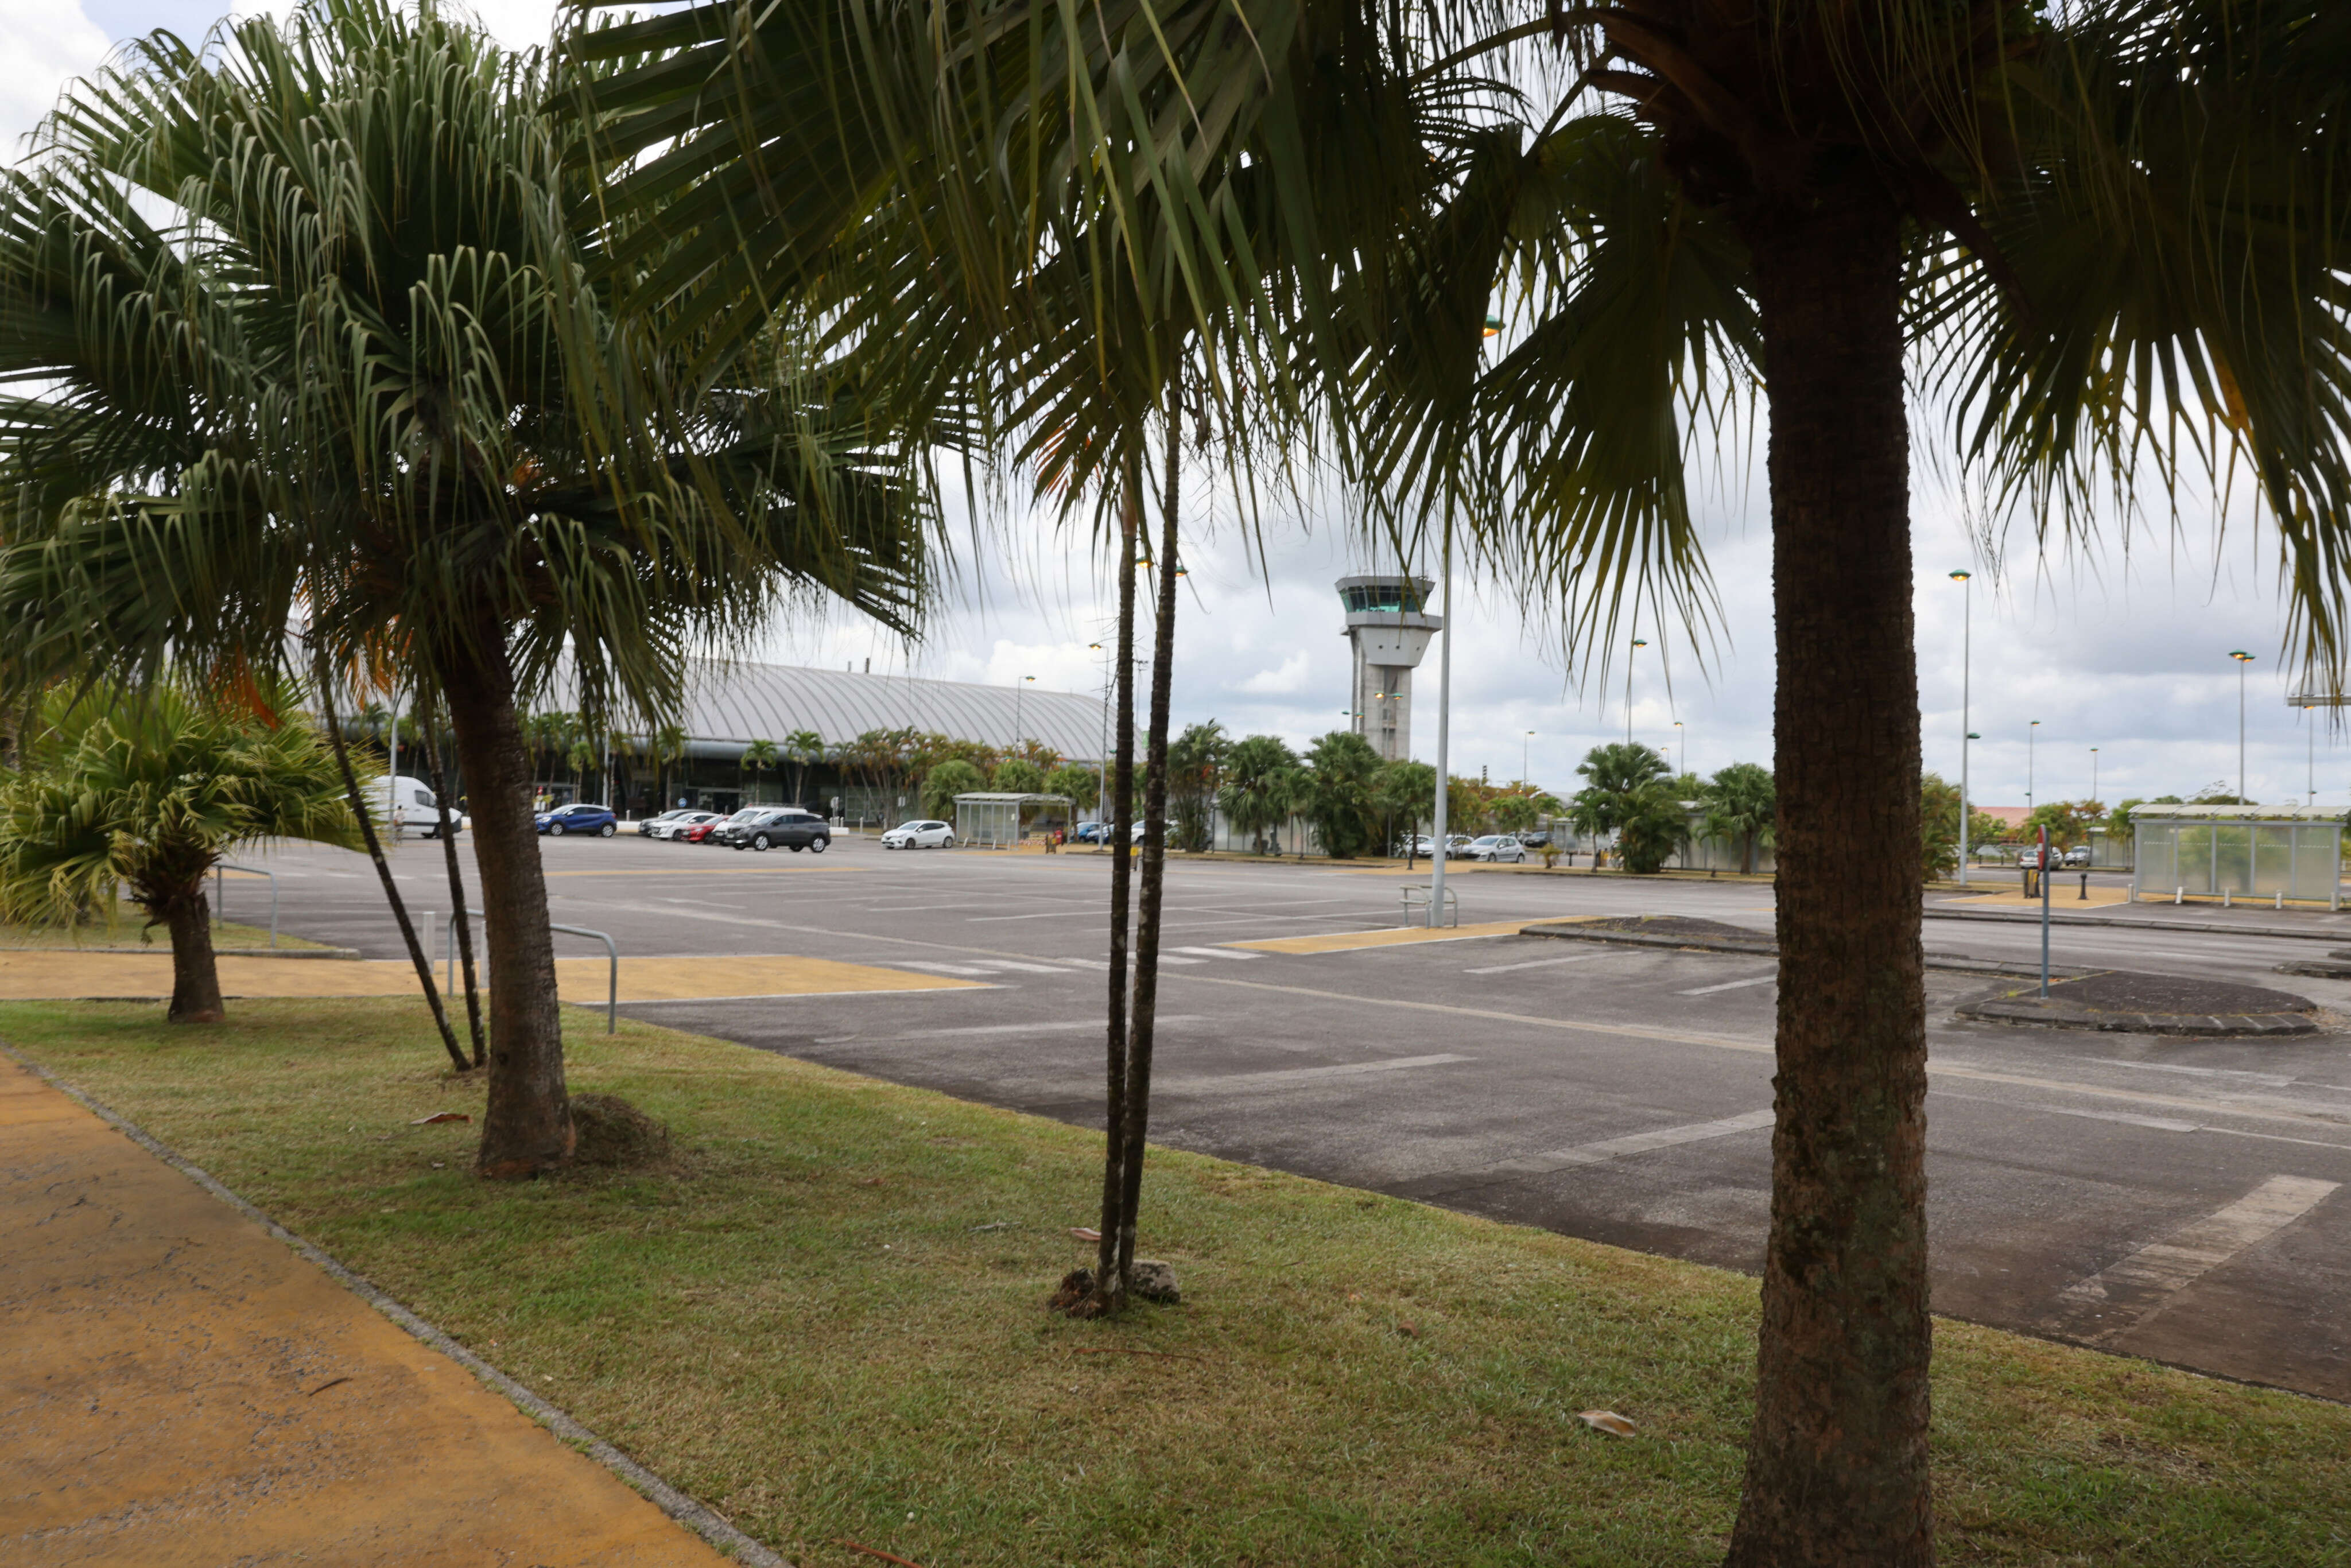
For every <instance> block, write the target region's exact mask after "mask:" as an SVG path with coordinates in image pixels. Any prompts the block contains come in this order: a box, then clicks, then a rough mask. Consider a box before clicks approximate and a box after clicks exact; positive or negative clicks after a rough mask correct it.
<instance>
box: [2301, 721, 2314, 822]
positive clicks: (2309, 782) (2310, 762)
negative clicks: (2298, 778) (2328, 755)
mask: <svg viewBox="0 0 2351 1568" xmlns="http://www.w3.org/2000/svg"><path fill="white" fill-rule="evenodd" d="M2302 742H2303V766H2304V767H2305V768H2308V769H2309V770H2310V773H2309V777H2308V778H2307V779H2304V781H2303V794H2302V803H2303V804H2304V805H2305V806H2315V805H2317V804H2318V721H2317V720H2316V719H2314V718H2313V717H2311V716H2310V705H2309V704H2308V703H2304V704H2303V705H2302Z"/></svg>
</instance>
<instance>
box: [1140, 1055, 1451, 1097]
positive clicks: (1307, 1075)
mask: <svg viewBox="0 0 2351 1568" xmlns="http://www.w3.org/2000/svg"><path fill="white" fill-rule="evenodd" d="M1471 1060H1473V1059H1472V1058H1470V1057H1467V1056H1458V1055H1456V1054H1454V1053H1453V1052H1452V1051H1440V1052H1438V1053H1437V1055H1434V1056H1391V1057H1386V1058H1384V1059H1382V1060H1381V1061H1348V1062H1342V1063H1341V1064H1339V1065H1338V1066H1336V1067H1288V1068H1280V1069H1278V1070H1276V1071H1271V1072H1221V1073H1217V1074H1214V1075H1212V1076H1208V1077H1202V1078H1163V1079H1161V1080H1160V1081H1159V1085H1158V1086H1159V1087H1160V1088H1162V1089H1165V1090H1182V1091H1185V1092H1190V1093H1198V1092H1208V1091H1213V1090H1218V1089H1277V1088H1280V1087H1282V1086H1283V1085H1286V1084H1290V1083H1314V1082H1320V1081H1322V1079H1325V1078H1353V1077H1356V1076H1358V1075H1360V1074H1363V1073H1366V1072H1399V1071H1405V1070H1406V1069H1408V1068H1414V1067H1444V1066H1447V1065H1449V1064H1450V1063H1453V1062H1456V1061H1471Z"/></svg>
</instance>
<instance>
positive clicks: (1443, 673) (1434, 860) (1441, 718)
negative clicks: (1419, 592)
mask: <svg viewBox="0 0 2351 1568" xmlns="http://www.w3.org/2000/svg"><path fill="white" fill-rule="evenodd" d="M1488 336H1489V337H1490V336H1492V334H1491V333H1489V334H1488ZM1440 548H1441V549H1442V552H1443V554H1442V558H1441V560H1440V563H1439V567H1438V570H1437V576H1438V579H1439V580H1440V581H1441V582H1442V583H1443V585H1444V586H1443V589H1442V592H1443V594H1444V601H1443V603H1442V606H1441V607H1440V608H1439V610H1438V611H1437V618H1438V620H1439V621H1440V622H1442V623H1443V627H1444V630H1442V631H1440V632H1438V633H1437V635H1438V636H1439V637H1441V638H1443V639H1444V642H1443V643H1442V644H1441V645H1440V646H1439V647H1438V649H1437V799H1436V800H1435V801H1434V802H1433V806H1434V809H1433V810H1431V811H1430V813H1429V814H1430V816H1431V817H1433V818H1434V819H1435V821H1433V822H1432V823H1431V824H1430V825H1431V826H1432V827H1433V828H1435V830H1436V832H1435V834H1434V841H1433V842H1432V843H1431V844H1430V846H1429V849H1430V854H1429V857H1428V924H1429V925H1430V927H1431V928H1432V929H1434V928H1435V927H1437V926H1439V925H1444V924H1445V859H1446V855H1445V852H1446V850H1447V847H1448V846H1447V843H1446V841H1445V837H1446V821H1445V806H1446V800H1445V798H1446V796H1447V793H1449V791H1448V790H1447V789H1446V783H1447V778H1446V771H1445V770H1446V768H1447V767H1448V766H1449V765H1450V760H1451V758H1450V751H1451V747H1452V740H1453V729H1452V725H1453V498H1452V497H1450V496H1447V497H1446V502H1445V538H1444V544H1443V545H1442V546H1441V547H1440Z"/></svg>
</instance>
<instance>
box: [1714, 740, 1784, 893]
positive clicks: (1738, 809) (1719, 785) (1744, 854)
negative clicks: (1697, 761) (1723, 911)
mask: <svg viewBox="0 0 2351 1568" xmlns="http://www.w3.org/2000/svg"><path fill="white" fill-rule="evenodd" d="M1698 804H1699V805H1700V806H1701V807H1703V808H1704V809H1705V810H1706V818H1705V821H1704V824H1703V826H1704V831H1705V832H1706V836H1707V837H1708V838H1710V839H1724V840H1728V841H1729V842H1731V843H1735V844H1737V845H1739V846H1740V870H1741V871H1743V872H1746V873H1749V874H1750V875H1751V874H1753V873H1754V870H1755V850H1756V847H1757V846H1758V845H1759V844H1768V843H1770V842H1771V831H1772V826H1773V824H1774V822H1775V821H1777V819H1778V816H1779V791H1778V789H1777V788H1776V787H1775V786H1774V785H1773V783H1772V781H1771V769H1770V768H1766V767H1764V766H1763V765H1762V764H1761V763H1758V762H1734V763H1732V764H1730V766H1729V767H1728V768H1723V769H1721V770H1720V771H1719V772H1718V773H1716V774H1715V776H1714V777H1713V778H1711V779H1708V780H1707V781H1706V788H1705V789H1702V790H1701V791H1699V794H1698Z"/></svg>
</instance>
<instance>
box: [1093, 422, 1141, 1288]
mask: <svg viewBox="0 0 2351 1568" xmlns="http://www.w3.org/2000/svg"><path fill="white" fill-rule="evenodd" d="M1142 478H1143V476H1142V475H1141V473H1140V472H1138V471H1137V470H1136V469H1135V468H1132V467H1131V468H1130V469H1129V470H1128V472H1127V475H1126V488H1125V493H1124V494H1123V496H1121V497H1119V511H1118V525H1119V543H1118V680H1117V683H1116V685H1117V696H1116V698H1115V699H1114V700H1115V702H1116V704H1117V712H1116V715H1115V716H1114V717H1113V720H1112V725H1113V737H1112V741H1111V747H1112V750H1111V788H1112V789H1114V790H1115V791H1117V794H1116V796H1115V798H1114V799H1113V800H1112V801H1111V803H1110V809H1111V823H1110V852H1111V862H1110V1020H1109V1024H1108V1027H1107V1028H1106V1029H1105V1030H1104V1031H1103V1047H1102V1049H1103V1052H1104V1055H1105V1057H1106V1059H1107V1061H1108V1078H1109V1083H1108V1088H1107V1092H1105V1094H1104V1096H1103V1103H1102V1109H1103V1120H1102V1243H1101V1246H1100V1249H1099V1250H1098V1252H1097V1254H1096V1258H1095V1263H1094V1295H1093V1306H1094V1310H1095V1311H1096V1312H1117V1311H1118V1310H1119V1309H1120V1308H1122V1307H1123V1306H1124V1305H1126V1277H1125V1275H1124V1274H1123V1273H1122V1272H1120V1270H1119V1267H1118V1222H1119V1216H1120V1214H1121V1213H1122V1212H1123V1203H1124V1195H1125V1192H1126V1175H1125V1172H1126V1163H1125V1154H1126V915H1127V890H1128V886H1129V883H1130V880H1131V878H1132V876H1133V873H1134V868H1133V865H1132V864H1131V860H1132V857H1131V855H1130V853H1129V852H1128V844H1127V841H1128V839H1129V838H1130V837H1132V835H1133V833H1134V543H1135V535H1136V533H1137V531H1138V530H1139V529H1140V528H1141V527H1142V521H1141V517H1140V512H1141V501H1140V497H1139V496H1138V494H1137V493H1138V492H1139V491H1140V489H1141V488H1142Z"/></svg>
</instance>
